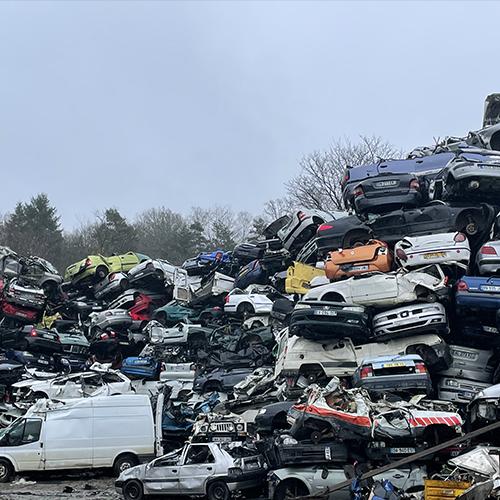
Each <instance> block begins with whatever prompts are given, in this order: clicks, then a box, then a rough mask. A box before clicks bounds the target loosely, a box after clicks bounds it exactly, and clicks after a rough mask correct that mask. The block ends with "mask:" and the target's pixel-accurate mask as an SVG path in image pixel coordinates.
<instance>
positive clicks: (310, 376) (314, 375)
mask: <svg viewBox="0 0 500 500" xmlns="http://www.w3.org/2000/svg"><path fill="white" fill-rule="evenodd" d="M306 378H307V381H308V382H309V383H310V384H314V382H316V380H318V374H317V373H308V374H307V376H306Z"/></svg>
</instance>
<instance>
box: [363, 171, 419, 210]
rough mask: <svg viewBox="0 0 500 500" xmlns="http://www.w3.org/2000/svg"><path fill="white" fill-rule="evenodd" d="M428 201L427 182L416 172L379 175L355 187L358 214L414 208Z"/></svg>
mask: <svg viewBox="0 0 500 500" xmlns="http://www.w3.org/2000/svg"><path fill="white" fill-rule="evenodd" d="M426 201H427V184H426V182H425V180H424V179H423V178H421V179H419V178H418V177H417V176H416V175H415V174H390V173H386V174H382V175H377V176H376V177H373V178H369V179H365V180H363V181H361V182H360V183H359V184H358V185H357V186H356V187H355V188H354V208H355V210H356V213H358V214H365V213H383V212H390V211H391V210H397V209H398V208H414V207H419V206H420V205H423V204H424V203H425V202H426Z"/></svg>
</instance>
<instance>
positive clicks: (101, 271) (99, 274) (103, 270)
mask: <svg viewBox="0 0 500 500" xmlns="http://www.w3.org/2000/svg"><path fill="white" fill-rule="evenodd" d="M108 274H109V273H108V269H107V267H105V266H99V267H98V268H97V269H96V270H95V277H96V278H97V280H102V279H104V278H105V277H106V276H107V275H108Z"/></svg>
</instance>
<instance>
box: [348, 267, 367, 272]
mask: <svg viewBox="0 0 500 500" xmlns="http://www.w3.org/2000/svg"><path fill="white" fill-rule="evenodd" d="M360 271H368V266H351V267H350V268H349V269H347V272H348V273H359V272H360Z"/></svg>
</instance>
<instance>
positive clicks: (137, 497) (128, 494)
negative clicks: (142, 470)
mask: <svg viewBox="0 0 500 500" xmlns="http://www.w3.org/2000/svg"><path fill="white" fill-rule="evenodd" d="M123 496H124V497H125V500H142V498H144V490H143V488H142V484H141V483H140V481H138V480H137V479H131V480H130V481H127V482H126V483H125V484H124V486H123Z"/></svg>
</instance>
